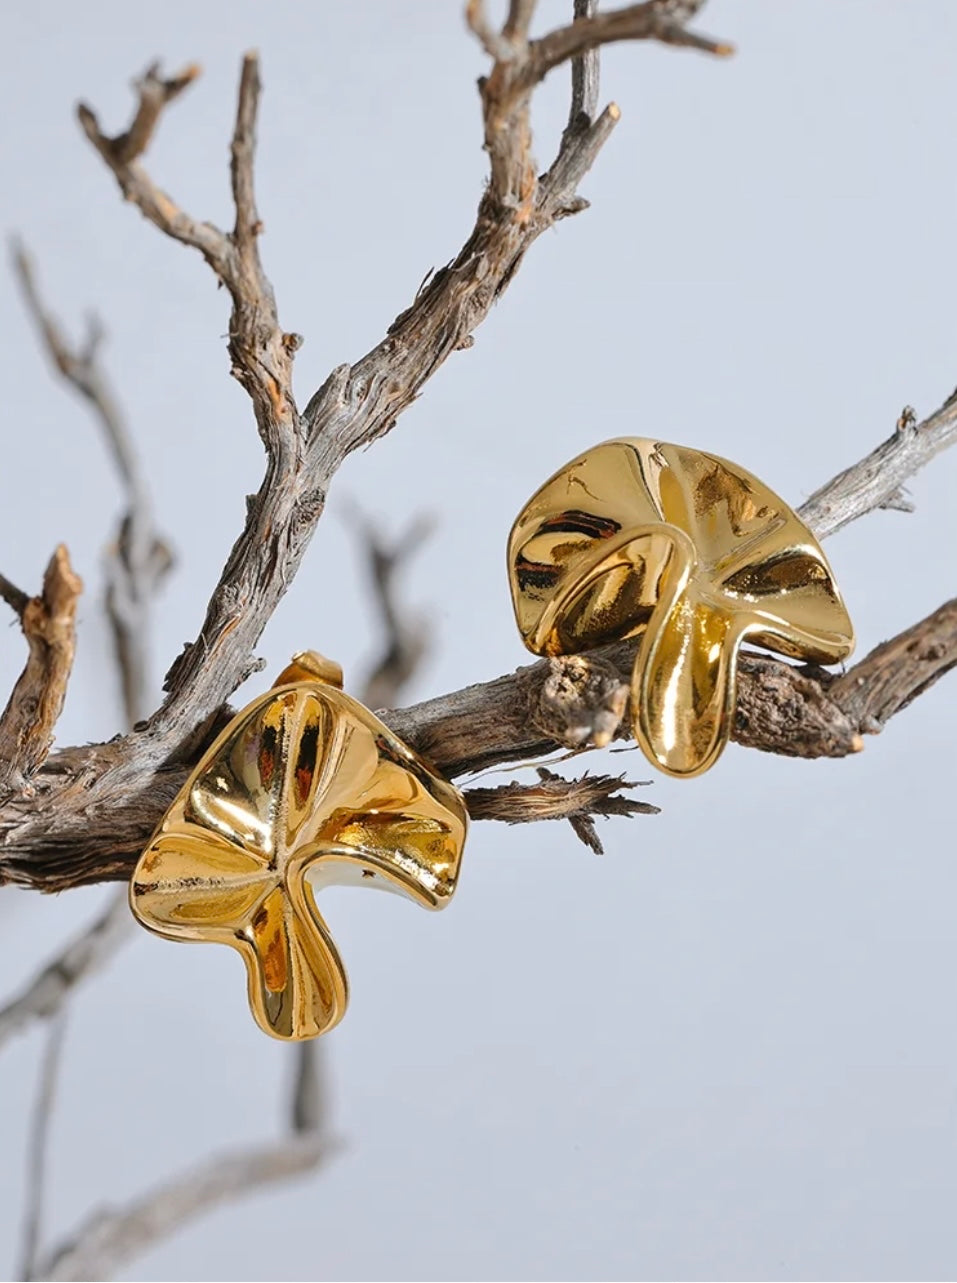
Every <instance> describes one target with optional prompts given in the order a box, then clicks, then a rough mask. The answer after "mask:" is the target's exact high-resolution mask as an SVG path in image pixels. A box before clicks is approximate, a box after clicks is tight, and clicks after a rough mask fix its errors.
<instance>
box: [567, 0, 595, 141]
mask: <svg viewBox="0 0 957 1283" xmlns="http://www.w3.org/2000/svg"><path fill="white" fill-rule="evenodd" d="M574 12H575V20H576V22H577V21H578V20H579V19H581V18H592V17H594V15H595V14H596V13H597V12H598V0H575V7H574ZM571 67H572V101H571V106H570V107H569V109H568V124H567V125H566V126H565V132H564V134H563V135H562V148H563V149H564V148H567V147H568V145H569V143H570V142H571V139H572V136H573V135H575V134H578V133H581V132H582V131H583V130H586V129H588V128H589V126H590V125H591V123H592V121H593V120H594V118H595V112H596V110H597V108H598V93H599V88H600V74H601V72H600V60H599V55H598V49H597V48H594V49H587V50H585V52H584V53H580V54H576V55H575V57H574V58H572V60H571Z"/></svg>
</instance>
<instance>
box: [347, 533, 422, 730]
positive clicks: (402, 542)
mask: <svg viewBox="0 0 957 1283" xmlns="http://www.w3.org/2000/svg"><path fill="white" fill-rule="evenodd" d="M351 520H352V523H353V525H354V527H355V529H356V532H357V535H358V537H359V540H360V543H361V546H362V553H363V557H364V559H365V561H366V566H367V574H368V577H369V584H370V587H371V589H372V597H373V601H374V603H375V608H376V611H377V613H378V615H379V619H380V623H381V626H382V645H381V649H380V652H379V656H378V658H377V659H376V660H375V662H374V663H373V665H372V668H371V669H370V670H369V672H368V673H367V674H366V677H365V679H364V681H363V683H362V694H361V699H362V702H363V704H365V705H366V707H367V708H372V709H376V708H388V707H389V706H390V705H393V704H395V703H396V701H397V700H398V698H399V695H400V694H401V692H402V691H403V690H404V688H405V687H406V685H407V684H408V683H409V682H410V681H411V679H412V677H413V676H414V675H415V672H416V670H417V669H418V667H419V665H420V664H421V663H422V660H423V659H424V658H425V654H426V651H427V650H428V631H427V629H426V627H425V624H424V622H423V621H422V619H420V618H419V617H418V616H416V615H415V614H413V613H412V612H411V611H410V610H409V609H408V608H407V607H406V606H405V605H404V604H403V603H402V601H401V599H400V598H399V596H398V594H397V592H396V581H397V579H398V577H399V575H400V573H401V571H402V570H403V568H404V567H405V565H406V564H407V563H408V562H409V561H411V560H412V558H413V557H414V556H415V554H416V553H417V552H418V550H419V548H421V546H422V545H423V544H424V543H425V541H426V539H428V537H429V535H430V534H431V533H432V529H433V523H432V521H431V520H430V519H429V518H426V517H418V518H417V519H416V520H414V521H413V522H412V524H411V525H410V526H409V527H408V529H407V530H406V532H405V533H404V534H403V535H400V536H399V537H398V538H396V539H387V538H386V537H384V536H383V534H382V532H381V531H380V530H379V529H378V528H377V527H376V525H375V524H374V523H373V522H372V521H370V520H369V519H368V518H367V517H365V516H363V514H361V513H359V512H353V513H352V516H351Z"/></svg>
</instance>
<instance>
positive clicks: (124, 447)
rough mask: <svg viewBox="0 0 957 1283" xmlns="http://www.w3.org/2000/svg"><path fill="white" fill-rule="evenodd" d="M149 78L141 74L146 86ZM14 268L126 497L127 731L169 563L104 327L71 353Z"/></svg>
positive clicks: (119, 649)
mask: <svg viewBox="0 0 957 1283" xmlns="http://www.w3.org/2000/svg"><path fill="white" fill-rule="evenodd" d="M194 74H195V71H194ZM150 75H151V73H147V77H146V79H147V80H149V77H150ZM185 75H186V73H184V75H183V76H180V77H178V78H177V79H175V80H173V81H159V80H156V78H155V75H154V77H153V80H152V81H150V84H151V85H154V88H155V87H156V86H159V87H160V88H155V93H153V98H152V99H151V101H152V100H154V99H155V100H157V101H158V99H156V95H159V94H160V90H161V89H162V93H164V94H166V95H167V97H166V101H168V100H169V98H170V97H174V96H175V94H176V93H179V92H180V91H181V89H182V88H184V87H185V85H186V84H188V83H189V79H191V78H192V77H189V78H185ZM150 92H151V93H152V92H153V91H152V90H151V91H150ZM141 127H142V124H141V126H139V128H141ZM144 145H145V143H144ZM13 263H14V268H15V271H16V274H17V277H18V279H19V282H20V286H21V289H22V291H23V297H24V302H25V303H26V306H27V310H28V312H29V313H30V316H31V318H32V319H33V321H34V322H35V323H36V326H37V329H38V331H39V334H40V337H41V340H42V342H43V345H44V347H45V349H46V351H47V353H48V355H49V356H50V359H51V360H52V362H53V364H54V367H55V368H56V370H57V371H58V372H59V373H60V374H61V375H62V376H63V379H64V380H65V382H66V383H67V385H68V386H69V387H71V388H72V389H73V390H74V391H75V392H77V393H78V394H79V395H80V396H81V397H82V398H83V400H85V401H86V402H87V404H88V405H89V406H90V408H91V410H92V411H93V413H94V415H95V416H96V419H97V421H98V422H99V424H100V427H101V428H102V430H103V436H104V438H105V440H106V443H107V446H108V447H109V450H110V454H111V456H112V458H113V461H114V463H115V464H116V468H117V471H118V472H119V475H120V480H121V482H122V484H123V488H124V490H125V492H126V499H127V510H126V514H125V515H124V517H123V519H122V521H121V522H120V527H119V531H118V533H117V536H116V540H115V542H114V544H113V546H112V548H111V550H110V556H109V559H108V564H107V593H106V605H107V613H108V616H109V620H110V626H111V629H112V632H113V644H114V649H115V652H116V659H117V665H118V668H119V672H120V675H121V684H122V695H123V707H124V711H125V713H126V721H127V725H128V727H133V726H134V725H136V723H137V722H139V721H140V720H141V719H143V718H145V717H146V716H147V715H148V713H149V712H150V706H149V679H148V670H149V646H148V641H147V638H148V632H149V606H150V602H151V600H152V598H153V596H154V595H155V593H156V590H157V588H158V587H159V584H160V582H161V581H162V579H163V578H164V576H165V575H166V573H167V572H168V570H169V568H170V566H171V565H172V556H171V554H170V551H169V548H168V546H167V544H166V542H165V541H164V540H163V539H162V538H160V536H159V535H158V534H157V533H156V531H155V529H154V526H153V518H152V511H151V504H150V501H149V494H148V491H147V487H146V483H145V481H144V479H143V476H142V474H141V471H140V466H139V462H138V460H137V458H136V451H135V450H134V448H133V443H132V439H131V436H130V433H129V429H128V428H127V425H126V421H125V418H124V415H123V413H122V411H121V409H120V407H119V404H118V402H117V400H116V397H115V395H114V393H113V390H112V388H111V387H110V383H109V379H108V378H107V375H106V373H105V371H104V370H103V368H102V366H101V365H100V361H99V350H100V345H101V343H102V339H103V330H102V327H101V326H100V324H99V323H98V322H97V321H96V320H92V321H91V322H90V326H89V331H88V335H87V341H86V343H85V345H84V346H83V347H82V348H79V347H76V348H75V347H74V346H73V345H72V344H71V343H70V341H69V340H68V339H67V337H66V336H65V334H64V333H63V331H62V329H61V328H60V326H59V324H58V323H57V321H56V319H55V318H54V316H53V314H52V313H51V312H50V311H49V310H48V309H47V308H46V307H45V306H44V303H43V300H42V299H41V297H40V292H39V288H38V286H37V283H36V276H35V273H34V270H33V265H32V263H31V261H30V258H29V255H28V254H27V252H26V250H25V248H24V247H23V246H22V245H21V244H19V243H18V242H14V245H13Z"/></svg>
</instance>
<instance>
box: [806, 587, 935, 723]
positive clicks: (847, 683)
mask: <svg viewBox="0 0 957 1283" xmlns="http://www.w3.org/2000/svg"><path fill="white" fill-rule="evenodd" d="M955 665H957V599H955V600H954V601H949V602H946V603H945V604H944V605H943V606H941V607H940V609H939V610H935V611H934V613H933V614H932V615H930V616H929V617H928V618H927V619H925V620H924V621H923V623H921V624H918V625H917V626H916V627H915V628H908V629H907V631H906V632H903V633H901V634H900V636H898V637H894V638H892V639H891V640H890V641H887V642H884V643H883V645H881V646H877V647H875V649H874V650H872V651H871V653H870V654H869V655H867V656H866V657H865V658H864V659H862V660H861V662H860V663H859V664H855V665H854V667H853V668H852V669H851V670H850V671H849V672H847V673H845V674H844V675H843V676H841V677H838V678H836V679H835V680H834V681H833V682H832V683H831V686H830V688H829V690H828V695H829V696H830V698H831V699H832V700H834V702H835V703H836V704H837V705H838V706H839V707H840V708H842V709H843V710H844V712H845V713H846V715H847V717H848V719H849V720H850V721H851V723H852V724H853V725H856V726H859V727H860V729H861V730H862V731H863V732H865V733H867V734H871V735H876V734H877V733H878V732H879V731H881V730H883V728H884V727H885V726H886V724H887V722H888V721H889V720H890V719H891V718H892V717H894V716H895V715H896V714H897V713H899V712H900V711H901V710H902V709H904V708H906V707H907V705H908V704H910V703H911V702H912V701H913V700H915V699H916V698H917V696H918V695H923V693H924V691H926V690H928V689H929V687H931V686H932V685H933V684H934V682H936V681H939V680H940V678H941V677H943V676H944V674H945V673H949V672H950V670H951V669H952V668H953V667H954V666H955Z"/></svg>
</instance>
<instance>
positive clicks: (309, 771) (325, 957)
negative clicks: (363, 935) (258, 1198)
mask: <svg viewBox="0 0 957 1283" xmlns="http://www.w3.org/2000/svg"><path fill="white" fill-rule="evenodd" d="M337 669H338V665H336V664H334V663H333V662H332V661H330V660H326V659H324V658H323V657H322V656H319V655H316V654H314V653H312V652H306V653H305V654H303V655H297V656H296V658H295V659H294V661H293V664H292V665H291V666H290V668H289V669H286V670H285V672H284V673H283V674H282V677H283V678H284V679H285V680H284V682H283V684H282V685H281V686H279V687H277V688H274V689H273V690H272V691H269V692H267V693H266V694H265V695H261V696H260V697H259V698H258V699H255V700H253V702H252V703H251V704H250V705H248V707H247V708H245V709H243V711H242V712H241V713H238V714H237V715H236V716H235V717H234V718H233V720H232V721H231V722H230V723H229V725H228V726H227V727H226V729H225V730H224V731H223V733H222V734H221V735H220V736H219V738H218V739H217V740H216V742H215V743H214V744H213V745H212V747H211V748H210V749H209V751H208V752H207V753H206V754H205V756H204V757H203V759H202V761H201V762H200V764H199V765H198V766H197V768H196V769H195V770H194V771H193V773H192V775H191V776H190V778H189V779H188V780H187V782H186V784H185V785H184V786H183V789H182V791H181V792H180V794H179V796H178V797H177V799H176V801H175V802H174V803H173V805H172V807H171V808H170V810H169V811H168V813H167V814H166V816H165V818H164V819H163V821H162V823H161V824H160V826H159V828H158V829H157V830H156V833H155V834H154V835H153V838H152V840H151V841H150V844H149V846H148V847H147V848H146V850H145V851H144V853H143V855H142V856H141V857H140V860H139V863H138V864H137V866H136V871H135V873H134V874H133V880H132V882H131V884H130V904H131V906H132V909H133V913H134V914H135V916H136V917H137V918H138V919H139V921H140V922H141V923H142V924H143V925H144V926H145V927H148V928H149V929H150V930H151V931H154V932H156V933H157V934H158V935H161V936H165V937H166V938H167V939H171V940H212V941H216V942H219V943H221V944H228V945H231V946H232V948H234V949H236V950H237V951H238V952H239V953H240V954H241V955H242V958H243V961H244V962H245V964H246V970H247V973H248V981H249V985H248V988H249V1005H250V1007H251V1009H252V1012H253V1015H254V1016H255V1018H256V1021H257V1023H258V1024H259V1026H260V1027H261V1028H262V1029H264V1030H265V1031H266V1033H269V1034H272V1035H273V1036H274V1037H276V1038H288V1039H304V1038H314V1037H316V1036H317V1035H318V1034H321V1033H325V1032H326V1031H327V1030H328V1029H331V1028H332V1027H333V1025H335V1024H337V1023H338V1021H339V1020H341V1018H342V1016H343V1013H344V1011H345V1007H346V1001H347V993H348V990H347V982H346V973H345V971H344V969H343V966H342V962H341V960H340V958H339V954H338V951H337V949H336V946H335V944H334V943H333V940H332V937H331V936H330V935H329V932H328V929H327V928H326V924H325V922H324V921H323V919H322V917H321V916H320V914H319V911H318V909H317V908H316V902H315V898H314V895H315V892H317V891H318V890H320V889H321V888H322V887H324V886H329V885H332V884H351V885H361V886H370V887H379V888H381V889H383V890H389V891H397V892H400V893H401V894H403V895H406V896H408V897H410V898H411V899H412V900H414V901H416V902H417V903H418V904H421V905H423V906H424V907H426V908H429V909H441V908H443V907H444V905H446V904H447V903H448V901H449V899H450V898H451V896H452V893H453V892H454V890H455V885H456V880H457V878H458V872H459V863H460V859H461V854H462V846H463V843H464V840H465V830H466V822H467V820H466V810H465V804H464V802H463V800H462V796H461V794H460V793H459V792H458V791H457V790H456V789H455V788H453V787H452V785H451V784H448V783H447V782H446V781H445V780H442V779H440V778H438V777H437V776H435V775H433V774H432V772H431V771H430V770H429V769H428V767H427V766H426V765H425V763H424V762H422V761H421V760H420V759H419V758H418V757H416V756H415V754H414V753H412V752H411V750H410V749H408V748H407V747H406V746H405V745H404V744H403V743H402V742H401V741H400V740H398V739H396V737H395V736H394V735H393V734H392V732H391V731H390V730H389V729H388V727H386V726H385V725H384V724H383V723H382V722H380V721H379V719H378V718H377V717H375V716H374V715H373V714H372V713H370V712H369V710H368V709H367V708H364V707H363V706H362V705H361V704H359V703H357V702H356V701H355V700H354V699H350V697H349V696H348V695H345V694H343V693H342V691H340V690H337V689H335V687H334V686H332V685H330V684H328V683H327V682H326V681H325V680H323V678H322V675H323V674H327V675H328V676H329V677H331V678H332V679H333V680H335V676H336V670H337ZM290 674H292V680H291V681H290ZM339 680H340V681H341V670H340V671H339Z"/></svg>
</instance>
